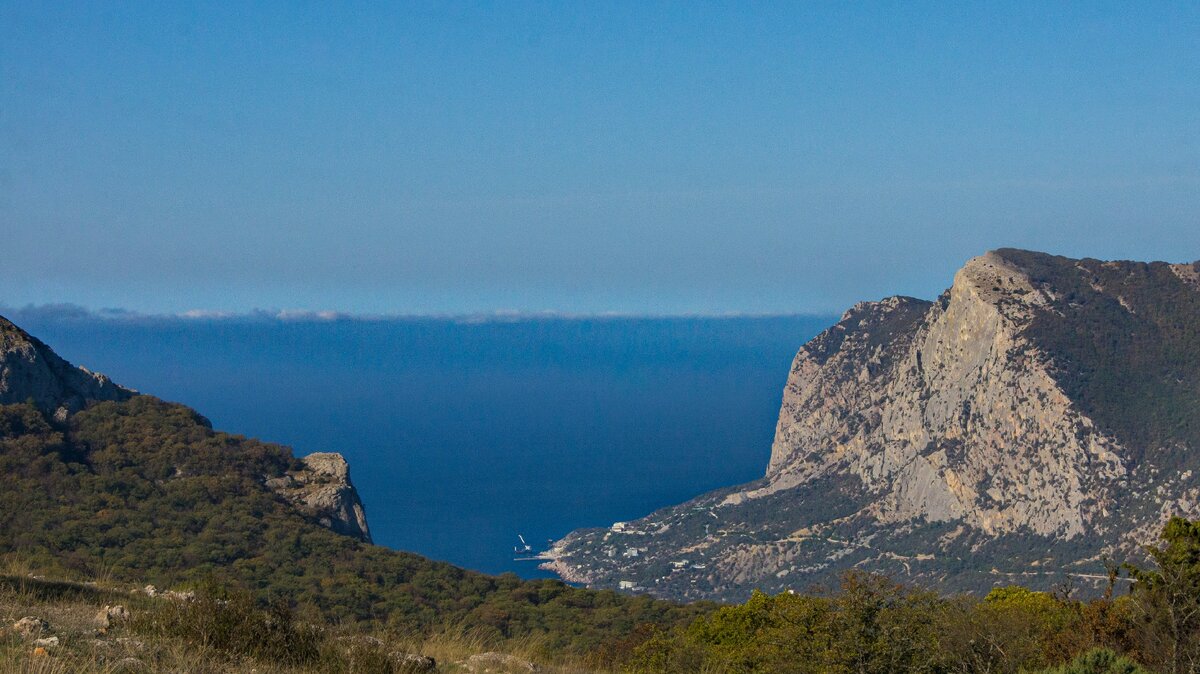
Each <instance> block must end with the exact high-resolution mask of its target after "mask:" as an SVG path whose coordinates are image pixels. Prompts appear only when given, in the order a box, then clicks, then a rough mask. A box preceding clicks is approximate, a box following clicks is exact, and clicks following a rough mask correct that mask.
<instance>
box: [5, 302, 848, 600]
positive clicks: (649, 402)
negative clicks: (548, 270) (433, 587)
mask: <svg viewBox="0 0 1200 674" xmlns="http://www.w3.org/2000/svg"><path fill="white" fill-rule="evenodd" d="M8 316H9V318H11V319H12V320H14V322H16V323H17V324H18V325H20V326H21V327H23V328H25V329H26V330H27V331H29V332H30V333H32V334H34V335H35V336H37V337H38V338H40V339H41V340H42V341H44V342H46V343H47V344H49V345H50V346H51V347H52V348H54V349H55V350H56V351H57V352H58V353H59V354H60V355H62V356H63V357H65V358H67V359H68V360H70V361H72V362H73V363H76V364H79V365H84V366H86V367H88V368H89V369H92V370H95V371H99V372H104V373H105V374H108V375H109V376H111V377H112V378H113V379H115V380H116V381H117V382H119V383H121V384H123V385H125V386H129V387H132V388H135V389H137V390H139V391H141V392H143V393H148V394H152V395H155V396H158V397H160V398H163V399H166V400H171V401H176V402H180V403H184V404H186V405H188V406H190V407H193V408H195V409H196V410H198V411H199V412H200V413H202V414H203V415H204V416H206V417H208V418H209V419H210V420H211V421H212V422H213V425H214V426H215V427H216V428H218V429H221V430H224V431H229V432H233V433H238V434H242V435H246V436H252V437H257V438H261V439H264V440H269V441H273V442H278V443H282V444H285V445H288V446H290V447H292V448H293V449H294V451H295V452H296V453H297V454H298V455H303V454H308V453H311V452H325V451H333V452H341V453H342V454H343V455H345V456H346V458H347V460H349V462H350V466H351V479H352V480H353V482H354V484H355V486H356V487H357V489H358V491H359V494H360V496H361V498H362V500H363V503H364V506H365V508H366V512H367V519H368V521H369V524H370V527H371V533H372V535H373V537H374V540H375V542H376V543H377V544H379V545H383V546H387V547H389V548H394V549H398V550H408V551H412V552H416V553H419V554H422V555H425V556H428V557H431V558H434V559H439V560H445V561H448V562H452V563H454V564H457V565H460V566H463V567H466V568H470V569H475V570H479V571H483V572H486V573H504V572H513V573H516V574H518V575H520V576H522V577H526V578H533V577H545V576H547V575H549V574H547V573H546V572H544V571H540V570H538V569H537V565H536V562H531V561H522V560H518V557H526V556H528V555H524V554H518V553H517V551H516V550H515V547H516V546H518V544H519V543H520V539H519V538H518V536H522V537H524V539H525V540H526V541H528V543H529V544H530V545H531V547H532V551H533V552H535V553H536V552H537V551H539V550H542V549H544V548H545V547H546V545H547V543H548V542H549V541H550V540H553V539H557V538H559V537H561V536H563V535H565V534H567V533H568V532H570V531H571V530H573V529H576V528H581V527H596V526H609V525H611V524H612V523H613V522H617V521H625V520H630V519H635V518H638V517H641V516H643V515H646V514H649V513H650V512H652V511H653V510H655V509H657V508H660V507H663V506H668V505H673V504H676V503H680V502H683V501H686V500H688V499H690V498H692V497H694V496H697V495H699V494H700V493H703V492H705V491H708V490H711V489H715V488H719V487H723V486H728V485H732V484H737V483H740V482H745V481H748V480H752V479H755V478H757V477H760V476H761V475H762V473H763V472H764V470H765V468H766V465H767V460H768V457H769V455H770V447H771V440H772V436H773V434H774V429H775V421H776V417H777V414H778V410H779V403H780V398H781V395H782V390H783V385H784V381H785V379H786V377H787V374H788V370H789V367H790V364H791V361H792V358H793V357H794V356H795V353H796V351H797V349H798V348H799V347H800V346H801V345H803V344H804V343H805V342H806V341H807V340H808V339H809V338H811V337H813V336H814V335H816V334H817V333H818V332H819V331H821V330H823V329H824V328H826V327H828V326H829V325H831V324H832V323H833V322H834V320H835V318H836V317H834V316H809V315H797V316H766V317H757V316H730V317H668V318H657V317H649V318H643V317H620V316H613V317H608V316H603V317H559V316H541V315H538V316H491V315H488V316H476V317H454V318H410V317H404V318H363V317H348V316H339V315H314V314H299V315H290V314H272V313H265V312H259V313H255V314H250V315H243V316H221V317H209V316H200V317H193V318H181V317H168V318H164V317H146V316H136V315H125V314H111V313H110V314H95V313H91V312H84V311H74V310H62V308H42V309H26V310H23V311H11V310H10V311H9V312H8Z"/></svg>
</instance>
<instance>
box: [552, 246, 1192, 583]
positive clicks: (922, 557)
mask: <svg viewBox="0 0 1200 674" xmlns="http://www.w3.org/2000/svg"><path fill="white" fill-rule="evenodd" d="M1197 450H1200V262H1197V263H1193V264H1168V263H1162V262H1152V263H1142V262H1106V261H1100V260H1092V259H1084V260H1074V259H1068V258H1064V257H1056V256H1051V255H1046V254H1042V253H1034V252H1028V251H1020V250H1008V249H1005V250H997V251H993V252H989V253H987V254H985V255H982V256H980V257H977V258H974V259H972V260H970V261H969V262H967V264H966V265H965V266H964V267H963V268H962V269H961V270H959V272H958V273H957V274H956V275H955V277H954V281H953V284H952V285H951V286H950V288H949V289H948V290H947V291H946V292H945V293H943V294H942V296H941V297H939V298H937V299H936V300H935V301H933V302H929V301H924V300H919V299H913V298H908V297H892V298H888V299H884V300H882V301H879V302H866V303H861V304H858V305H856V306H854V307H853V308H851V309H850V310H849V311H847V312H846V313H845V315H843V316H842V318H841V320H840V321H838V323H837V324H836V325H834V326H833V327H831V328H829V329H828V330H826V331H825V332H823V333H822V334H820V335H819V336H817V337H816V338H814V339H813V340H812V341H810V342H809V343H808V344H805V345H804V346H803V347H802V348H801V349H800V351H799V353H798V354H797V355H796V358H795V360H794V362H793V364H792V368H791V371H790V373H789V375H788V379H787V383H786V386H785V388H784V391H783V401H782V406H781V410H780V414H779V421H778V424H777V426H776V431H775V440H774V444H773V447H772V452H771V458H770V463H769V465H768V466H767V469H766V473H765V475H764V476H763V478H761V479H759V480H757V481H755V482H752V483H750V484H745V485H740V486H737V487H732V488H728V489H722V490H719V491H716V492H712V493H709V494H705V495H702V496H700V497H698V498H696V499H694V500H692V501H689V502H687V503H685V504H683V505H679V506H675V507H670V508H666V509H664V510H660V511H658V512H655V513H652V514H650V515H649V516H647V517H645V518H642V519H640V520H637V521H632V522H619V523H615V524H613V525H612V526H611V527H608V528H604V529H584V530H579V531H576V532H573V533H571V534H569V535H568V536H567V537H566V538H564V539H562V540H560V541H558V542H557V543H556V544H555V545H554V546H553V547H552V549H551V550H550V551H549V552H548V553H547V557H548V561H547V562H546V564H544V566H545V568H549V569H551V570H553V571H556V572H557V573H559V574H560V575H561V576H562V577H563V578H565V579H567V580H569V581H573V582H578V583H584V584H587V585H589V586H594V587H606V588H614V589H626V590H632V591H643V592H648V593H651V594H654V595H658V596H662V597H669V598H674V599H700V598H715V599H741V598H744V597H745V596H747V595H748V594H749V593H750V590H752V589H754V588H759V589H763V590H766V591H769V592H778V591H785V590H796V591H800V590H806V589H809V588H811V587H813V586H820V585H828V584H830V583H831V582H832V581H833V580H834V579H835V578H836V577H837V576H839V575H840V574H842V573H843V572H845V571H847V570H849V569H863V570H869V571H879V572H883V573H887V574H890V575H892V576H894V577H896V578H900V579H908V580H911V581H913V582H917V583H920V584H924V585H927V586H931V587H937V588H938V589H939V590H941V591H951V590H967V591H984V590H986V589H988V588H990V587H993V586H995V585H1006V584H1011V583H1020V584H1023V585H1027V586H1033V587H1051V586H1059V585H1062V584H1063V583H1067V584H1070V585H1073V586H1079V587H1083V588H1085V589H1086V588H1087V587H1088V586H1095V585H1097V584H1099V583H1102V582H1103V581H1105V580H1106V575H1105V560H1106V558H1107V557H1109V556H1111V557H1113V558H1116V559H1128V558H1129V557H1130V555H1135V556H1136V555H1137V554H1138V551H1139V549H1140V546H1141V545H1142V544H1145V543H1150V542H1152V541H1153V540H1154V538H1155V536H1156V533H1157V531H1158V530H1159V528H1160V527H1161V525H1162V523H1163V522H1165V521H1166V520H1167V518H1169V517H1170V516H1171V515H1183V516H1188V517H1195V516H1197V515H1200V512H1198V511H1200V454H1198V453H1197Z"/></svg>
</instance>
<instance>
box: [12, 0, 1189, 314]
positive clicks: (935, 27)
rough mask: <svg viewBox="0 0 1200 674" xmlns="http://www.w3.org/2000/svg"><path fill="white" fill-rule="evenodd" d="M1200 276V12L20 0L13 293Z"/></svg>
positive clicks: (745, 300) (258, 303) (355, 294)
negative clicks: (1003, 249) (998, 255)
mask: <svg viewBox="0 0 1200 674" xmlns="http://www.w3.org/2000/svg"><path fill="white" fill-rule="evenodd" d="M1000 246H1019V247H1027V248H1036V249H1043V250H1049V251H1052V252H1056V253H1062V254H1068V255H1073V256H1085V255H1086V256H1093V257H1118V258H1137V259H1152V258H1154V259H1169V260H1174V261H1182V260H1193V259H1196V258H1200V3H1195V2H1186V3H1172V2H1145V3H1132V2H1127V1H1125V2H1113V3H1078V4H1067V3H1060V2H1031V3H1027V4H1026V3H1015V2H986V3H984V2H980V3H958V2H941V3H930V4H922V3H913V2H898V3H840V2H839V3H823V2H822V3H817V2H809V3H798V2H785V3H763V4H758V3H749V2H730V3H701V2H679V3H670V4H665V3H664V4H658V3H650V2H645V1H644V0H643V1H638V2H631V3H616V2H559V3H544V4H543V3H518V2H497V3H431V4H424V3H420V4H417V3H379V2H373V3H362V4H356V3H349V2H345V3H342V2H334V3H330V2H260V3H240V2H236V3H203V4H195V5H192V4H184V3H172V2H157V1H156V2H145V3H115V2H114V3H109V2H104V3H85V2H73V3H62V4H57V3H55V4H53V5H52V4H51V3H31V2H26V1H25V0H0V304H8V305H10V306H11V305H21V304H24V303H27V302H33V303H42V302H75V303H80V304H83V305H87V306H92V307H96V308H100V307H118V306H119V307H127V308H132V309H139V310H143V311H183V310H187V309H193V308H206V309H225V310H245V309H250V308H254V307H264V308H267V307H274V308H309V309H326V308H328V309H339V310H348V311H363V312H393V311H394V312H461V311H477V310H499V309H518V310H544V309H551V310H563V311H572V312H595V311H609V310H612V311H626V312H652V313H658V312H727V311H750V312H791V311H797V312H808V311H830V310H834V311H836V310H841V309H842V308H844V307H845V306H846V305H848V304H850V303H852V302H854V301H856V300H859V299H875V298H879V297H882V296H885V295H890V294H896V293H904V294H914V295H919V296H926V297H929V296H932V295H934V294H936V293H937V292H938V291H940V290H941V289H942V288H943V287H945V286H946V285H947V284H948V283H949V281H950V277H951V275H952V273H953V271H954V270H955V269H956V268H957V267H958V266H959V265H961V263H962V262H963V261H964V260H965V259H966V258H968V257H970V256H972V255H975V254H978V253H980V252H982V251H984V250H986V249H989V248H995V247H1000Z"/></svg>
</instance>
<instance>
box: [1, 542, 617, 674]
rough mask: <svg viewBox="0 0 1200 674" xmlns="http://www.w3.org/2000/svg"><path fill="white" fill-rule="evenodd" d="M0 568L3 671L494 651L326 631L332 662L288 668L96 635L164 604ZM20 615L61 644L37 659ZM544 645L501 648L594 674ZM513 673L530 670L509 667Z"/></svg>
mask: <svg viewBox="0 0 1200 674" xmlns="http://www.w3.org/2000/svg"><path fill="white" fill-rule="evenodd" d="M0 569H2V570H3V571H5V572H14V571H15V572H17V573H15V574H10V573H0V674H67V673H76V672H77V673H79V674H119V673H120V674H132V673H133V672H180V673H184V672H186V673H188V674H226V673H229V674H232V673H234V672H237V673H239V674H244V673H246V672H254V673H255V674H310V673H311V674H317V673H318V672H320V673H321V674H324V673H326V672H345V674H372V673H373V672H392V671H403V670H399V669H394V668H391V667H390V666H387V665H381V664H379V658H378V657H376V658H374V659H371V658H367V659H365V660H364V659H360V658H355V657H349V658H342V657H337V654H338V653H344V652H347V651H349V650H351V649H352V648H355V646H354V644H355V643H367V644H370V646H369V648H370V649H375V650H376V651H381V652H383V653H388V652H404V653H419V654H422V655H425V656H428V657H432V658H434V659H435V660H436V661H437V662H438V669H437V671H438V672H468V671H470V670H469V669H468V668H467V667H465V666H463V665H462V664H459V663H463V662H465V661H467V660H468V659H469V658H470V657H471V656H472V655H478V654H481V653H485V652H492V651H496V650H498V649H496V648H495V646H494V645H493V644H491V643H489V641H488V640H487V639H485V638H484V637H483V636H482V635H481V633H479V632H478V631H472V630H469V629H449V630H446V631H444V632H442V633H440V634H436V635H434V636H431V637H421V638H397V637H394V636H383V635H380V636H379V637H377V638H378V639H379V643H376V642H375V641H374V638H375V637H368V638H366V639H364V638H363V637H364V636H365V635H362V634H361V633H358V634H357V635H355V634H350V633H347V634H345V635H343V636H341V637H340V638H339V636H338V635H337V633H336V631H330V632H328V633H327V637H326V641H325V651H326V652H335V657H333V658H332V659H329V658H324V659H322V660H321V661H320V662H314V663H311V664H309V665H305V666H294V667H287V666H282V665H278V664H275V663H272V662H267V661H264V660H263V659H261V658H260V659H254V658H252V657H251V656H247V655H245V654H241V655H239V654H236V653H230V652H227V651H222V650H219V649H215V648H211V647H207V646H206V645H204V644H203V643H200V642H198V641H197V640H196V639H195V638H181V637H177V636H174V635H173V634H172V633H170V632H166V633H154V634H153V636H147V634H148V633H145V632H137V631H134V629H133V627H134V626H135V625H136V623H137V621H136V620H135V621H134V623H131V624H130V625H123V626H113V627H112V628H110V629H108V630H106V631H105V632H104V633H101V632H100V631H99V626H100V625H99V622H98V619H97V614H98V613H99V612H100V610H101V609H102V608H103V607H104V606H106V605H114V604H122V605H124V606H126V607H128V608H129V609H130V610H131V611H133V612H134V614H135V617H136V616H137V615H139V614H141V615H151V614H154V612H156V611H161V610H162V609H163V608H164V604H163V602H165V601H167V600H163V599H151V598H149V597H146V596H145V595H140V594H133V593H131V592H130V589H131V588H118V587H116V586H114V585H112V584H111V583H110V582H104V583H91V582H89V583H73V582H60V581H47V580H43V579H36V578H31V577H30V576H29V575H28V568H27V567H25V566H24V565H22V564H20V563H19V561H14V560H12V559H5V560H0ZM25 616H36V617H38V618H41V619H43V620H45V621H46V622H47V623H49V625H50V632H49V635H53V636H56V637H58V639H59V643H58V645H57V646H51V647H47V648H46V653H45V654H37V655H35V652H34V651H35V647H34V645H33V644H32V643H31V641H29V640H26V639H24V638H22V637H21V635H18V634H16V633H15V632H14V631H13V630H12V629H11V627H12V625H13V623H14V622H16V621H17V620H19V619H21V618H22V617H25ZM49 635H47V636H49ZM343 644H344V645H343ZM543 646H544V644H543V643H542V642H541V640H539V639H536V638H533V639H526V640H518V641H516V642H508V643H506V644H505V647H504V649H503V652H504V653H506V654H509V655H513V656H515V657H517V658H520V659H521V660H526V661H532V662H537V663H538V664H539V666H540V669H539V671H542V672H546V673H547V674H597V673H595V672H594V670H585V669H583V668H581V667H579V666H578V665H577V664H576V663H572V662H567V661H560V662H548V661H547V660H546V659H545V658H544V657H541V655H540V654H541V653H543V652H544V648H543ZM123 661H124V662H123ZM491 671H496V670H495V669H493V670H491ZM510 671H511V672H527V671H528V670H527V669H523V668H521V667H513V668H511V669H510Z"/></svg>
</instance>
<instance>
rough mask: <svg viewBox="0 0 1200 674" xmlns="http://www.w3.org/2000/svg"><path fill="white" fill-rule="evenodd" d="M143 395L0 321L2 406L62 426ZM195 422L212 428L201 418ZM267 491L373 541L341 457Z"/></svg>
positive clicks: (318, 457) (312, 460) (310, 462)
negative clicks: (36, 412) (91, 407)
mask: <svg viewBox="0 0 1200 674" xmlns="http://www.w3.org/2000/svg"><path fill="white" fill-rule="evenodd" d="M135 395H138V394H137V392H136V391H134V390H132V389H128V388H125V387H123V386H120V385H118V384H116V383H114V382H113V381H112V380H111V379H109V378H108V377H106V376H104V375H102V374H99V373H95V372H90V371H88V370H87V369H84V368H82V367H76V366H74V365H72V364H71V363H69V362H67V361H66V360H64V359H63V358H62V357H60V356H59V355H58V354H56V353H55V352H54V350H53V349H51V348H50V347H48V346H46V345H45V344H44V343H42V342H41V341H40V340H38V339H37V338H35V337H33V336H32V335H30V334H29V333H27V332H25V331H24V330H22V329H21V328H19V327H17V326H16V325H14V324H13V323H12V322H11V321H9V320H8V319H6V318H4V317H3V316H0V405H7V404H12V403H24V402H26V401H33V403H34V404H35V405H36V406H37V407H38V409H40V410H41V411H42V412H43V413H45V414H47V415H48V416H51V417H52V418H54V419H55V420H57V421H58V422H59V423H62V422H64V421H66V419H67V418H68V417H69V416H70V415H71V414H74V413H75V412H78V411H79V410H82V409H84V408H85V407H87V406H88V404H90V403H95V402H100V401H122V400H128V399H130V398H132V397H133V396H135ZM195 417H196V418H197V419H200V420H202V421H203V423H204V424H206V425H207V424H208V422H207V420H204V419H203V417H201V416H200V415H199V414H196V415H195ZM267 482H268V487H270V488H272V489H273V490H274V491H275V492H276V493H278V494H280V495H281V496H283V497H284V498H285V499H287V500H288V502H290V503H291V504H293V505H294V506H296V507H297V508H299V509H300V510H301V511H302V512H304V513H305V514H306V515H309V516H311V517H312V518H314V519H315V520H316V521H317V522H319V523H321V525H323V526H325V527H326V528H328V529H332V530H334V531H336V532H338V533H341V534H345V535H347V536H353V537H355V538H358V539H359V540H362V541H365V542H368V543H369V542H371V534H370V531H369V529H368V527H367V518H366V513H365V512H364V511H363V506H362V502H361V501H360V500H359V497H358V492H357V491H355V489H354V485H353V484H351V482H350V468H349V465H348V464H347V463H346V460H345V459H344V458H342V455H340V454H334V453H316V454H311V455H309V456H306V457H303V458H302V459H300V462H299V466H298V468H297V469H296V470H293V471H290V472H289V473H288V474H287V475H285V476H283V477H277V478H271V479H269V480H268V481H267Z"/></svg>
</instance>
